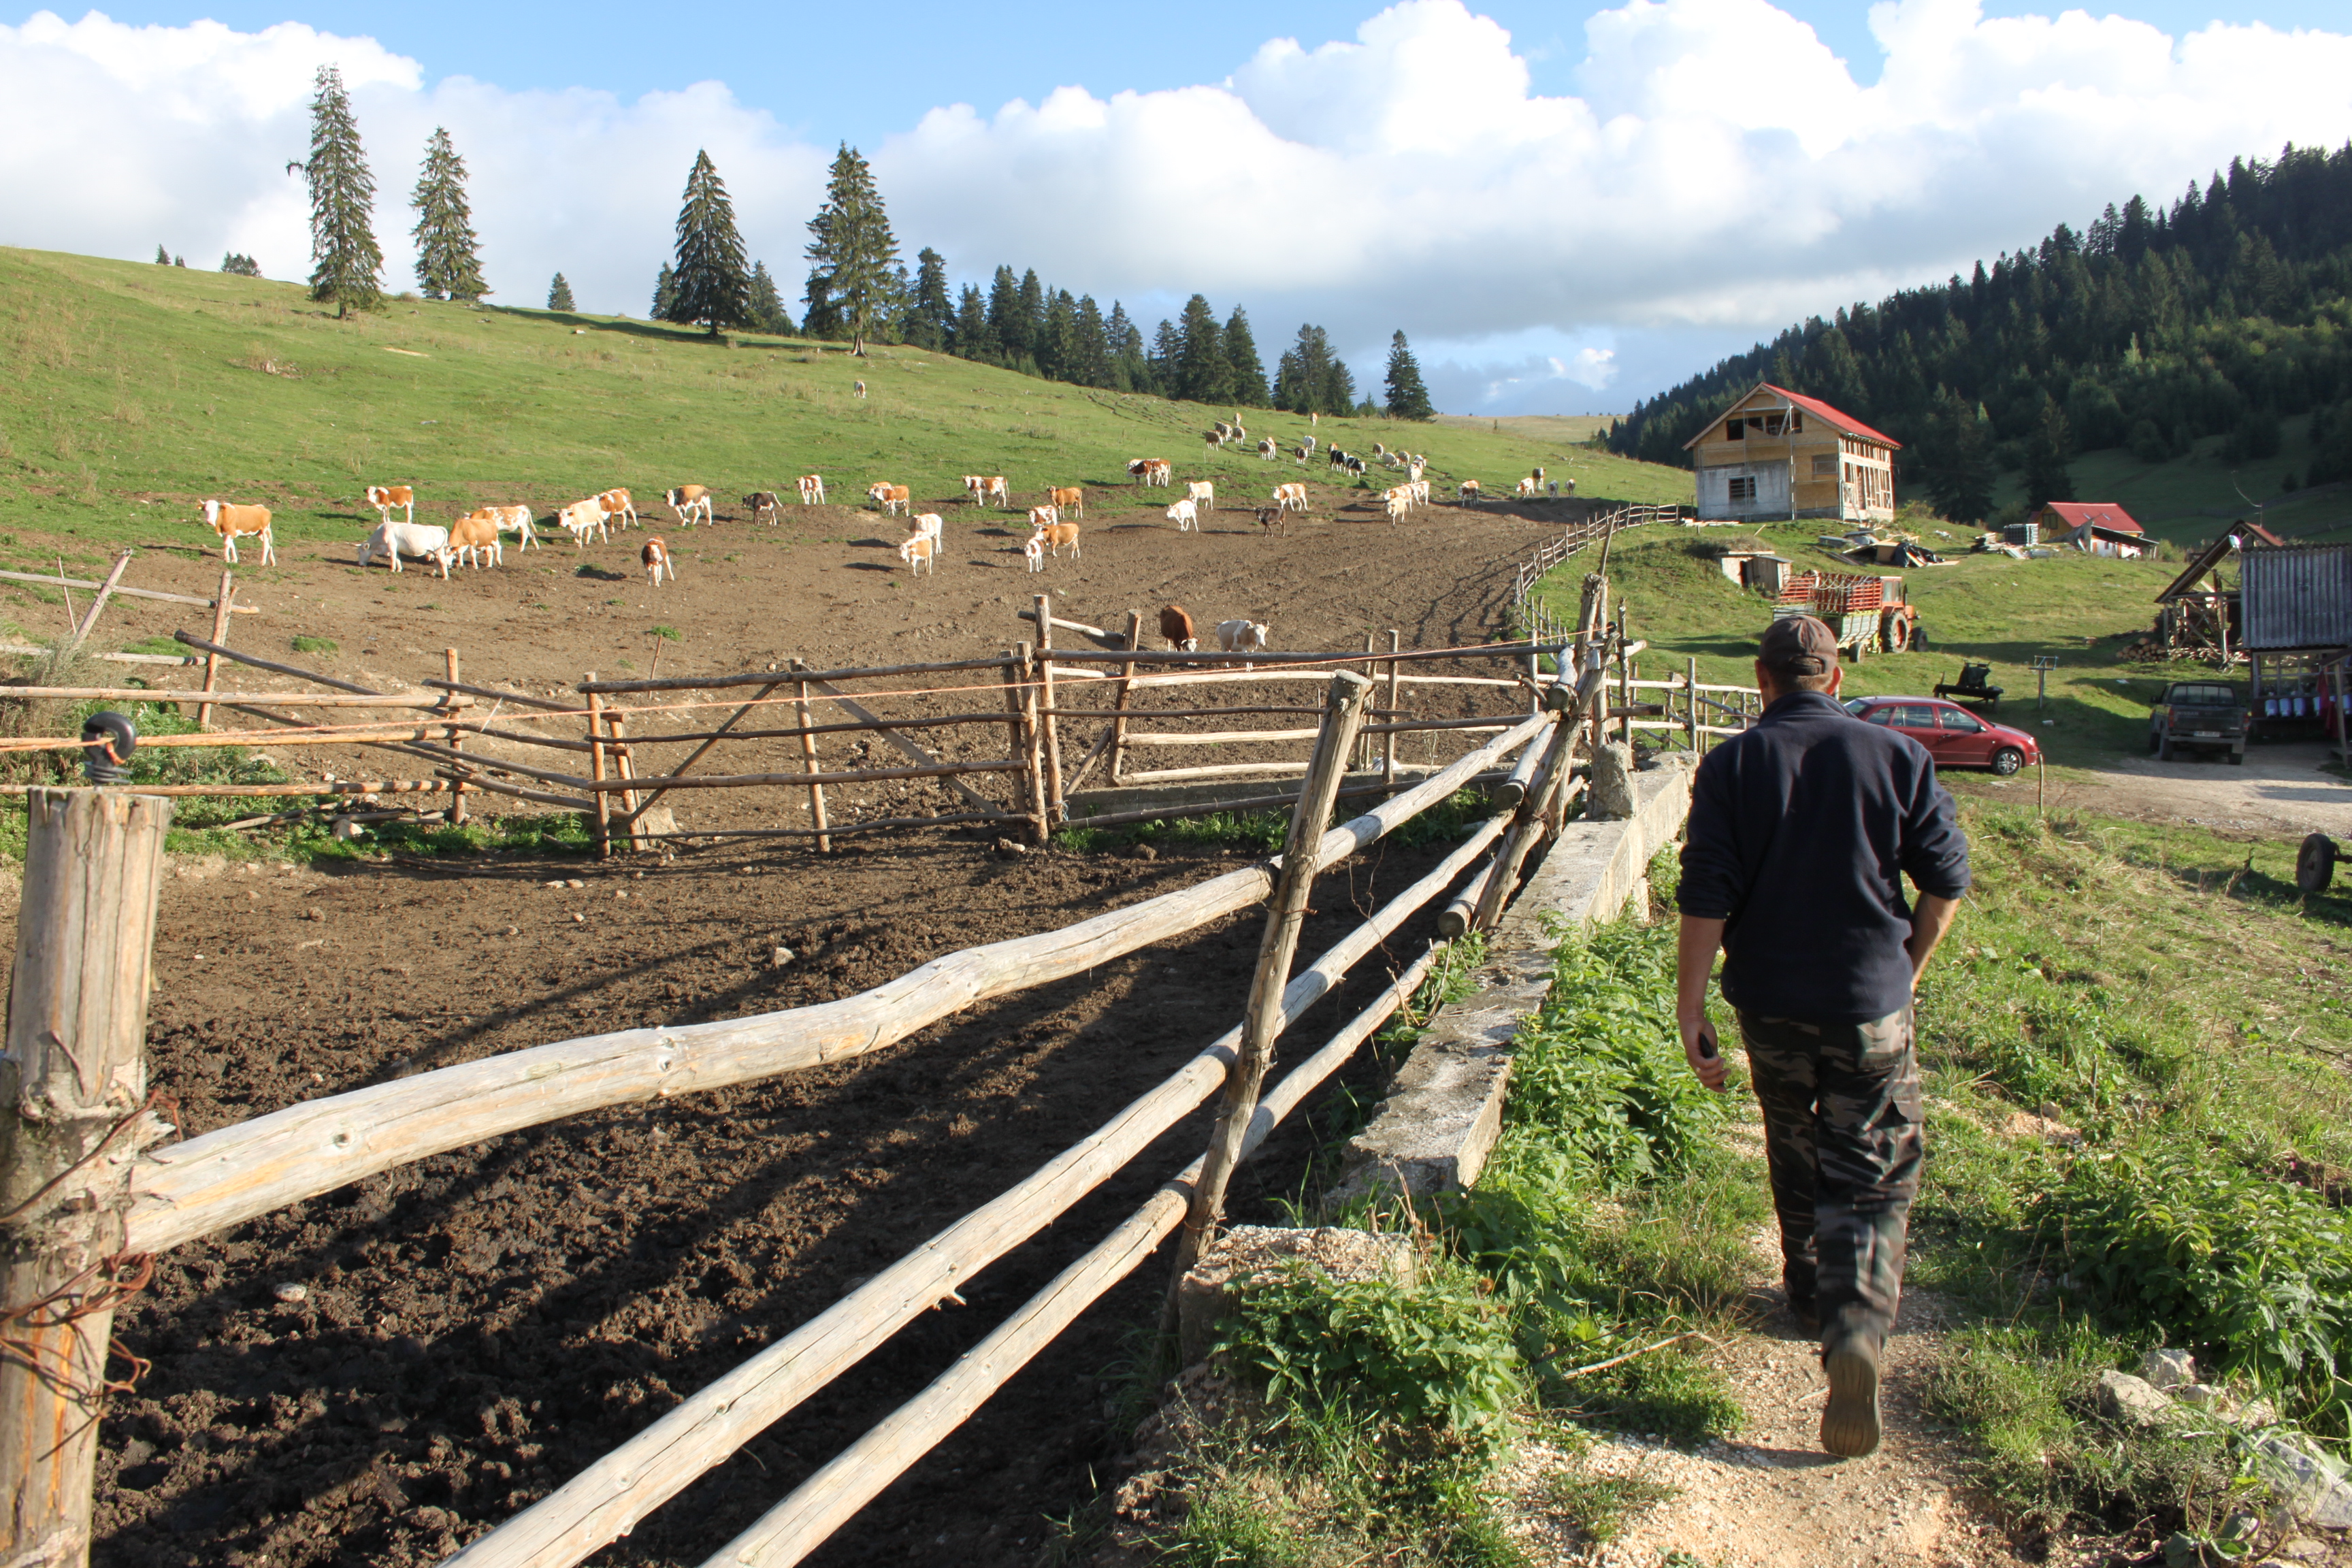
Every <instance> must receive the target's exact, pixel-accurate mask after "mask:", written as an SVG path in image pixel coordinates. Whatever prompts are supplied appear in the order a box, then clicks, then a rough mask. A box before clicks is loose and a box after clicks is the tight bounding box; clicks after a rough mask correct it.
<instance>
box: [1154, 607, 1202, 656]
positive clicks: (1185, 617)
mask: <svg viewBox="0 0 2352 1568" xmlns="http://www.w3.org/2000/svg"><path fill="white" fill-rule="evenodd" d="M1160 636H1161V637H1165V638H1167V639H1168V646H1169V647H1172V648H1174V649H1175V650H1176V651H1177V652H1179V653H1196V652H1198V651H1199V650H1200V647H1201V639H1200V637H1198V636H1196V635H1195V634H1194V633H1193V630H1192V616H1191V615H1189V614H1187V613H1186V611H1185V609H1184V606H1183V605H1160Z"/></svg>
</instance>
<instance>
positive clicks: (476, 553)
mask: <svg viewBox="0 0 2352 1568" xmlns="http://www.w3.org/2000/svg"><path fill="white" fill-rule="evenodd" d="M447 548H448V549H449V551H450V552H452V553H453V554H455V555H456V556H457V559H458V560H460V561H461V562H463V563H465V564H467V566H479V565H480V564H481V563H482V562H481V558H482V557H484V556H488V558H489V563H490V564H491V565H493V566H503V565H505V564H506V552H505V551H504V550H502V549H500V548H499V520H498V519H497V518H496V517H495V516H493V515H492V514H491V511H490V509H488V507H485V508H483V509H482V510H479V511H469V512H467V514H466V515H465V516H463V517H461V518H459V519H458V520H457V521H455V522H453V523H451V524H450V525H449V538H448V542H447Z"/></svg>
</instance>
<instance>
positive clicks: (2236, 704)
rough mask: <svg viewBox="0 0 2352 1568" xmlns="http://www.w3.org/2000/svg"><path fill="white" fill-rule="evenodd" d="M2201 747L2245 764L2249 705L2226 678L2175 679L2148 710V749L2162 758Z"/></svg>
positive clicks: (2165, 758) (2166, 758)
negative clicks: (2247, 710) (2241, 698)
mask: <svg viewBox="0 0 2352 1568" xmlns="http://www.w3.org/2000/svg"><path fill="white" fill-rule="evenodd" d="M2199 748H2201V749H2203V750H2206V751H2214V752H2227V753H2229V758H2230V761H2231V762H2232V763H2237V764H2239V765H2240V766H2243V765H2244V764H2245V761H2246V705H2245V703H2244V702H2243V701H2242V700H2240V699H2239V697H2238V689H2237V688H2236V687H2234V686H2232V685H2231V684H2230V683H2229V682H2228V681H2226V680H2176V681H2174V682H2172V683H2171V684H2170V685H2168V686H2167V687H2166V688H2165V689H2164V695H2163V696H2161V697H2159V698H2158V699H2157V700H2156V706H2155V707H2154V708H2153V709H2151V710H2149V711H2148V715H2147V749H2148V750H2149V751H2150V752H2154V753H2155V754H2156V755H2157V757H2158V759H2159V760H2160V761H2163V762H2170V761H2171V760H2172V755H2173V753H2174V752H2179V751H2185V750H2191V749H2199Z"/></svg>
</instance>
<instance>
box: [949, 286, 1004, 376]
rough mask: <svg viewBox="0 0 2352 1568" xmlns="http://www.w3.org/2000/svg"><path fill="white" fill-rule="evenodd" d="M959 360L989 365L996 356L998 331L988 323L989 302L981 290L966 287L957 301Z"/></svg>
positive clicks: (956, 321)
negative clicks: (984, 362)
mask: <svg viewBox="0 0 2352 1568" xmlns="http://www.w3.org/2000/svg"><path fill="white" fill-rule="evenodd" d="M953 352H954V353H955V354H956V355H957V357H958V358H961V359H970V360H982V361H986V360H990V359H993V358H994V357H995V355H996V331H995V329H994V328H993V327H992V326H990V325H989V322H988V301H987V300H983V299H982V298H981V294H980V289H979V287H978V286H977V285H975V284H971V283H967V284H965V285H964V286H963V292H962V293H961V294H960V295H958V296H957V298H956V319H955V342H954V346H953Z"/></svg>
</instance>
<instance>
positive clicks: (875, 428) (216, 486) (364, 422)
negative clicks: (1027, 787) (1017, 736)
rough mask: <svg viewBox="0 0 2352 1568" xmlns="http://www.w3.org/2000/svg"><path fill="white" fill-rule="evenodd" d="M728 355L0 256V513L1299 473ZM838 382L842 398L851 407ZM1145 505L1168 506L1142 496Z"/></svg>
mask: <svg viewBox="0 0 2352 1568" xmlns="http://www.w3.org/2000/svg"><path fill="white" fill-rule="evenodd" d="M738 343H739V345H740V346H737V347H732V348H730V347H729V346H727V344H726V343H725V342H713V341H711V340H709V339H708V338H706V337H704V336H702V335H701V334H698V333H693V332H688V331H679V330H677V329H674V328H670V327H667V326H661V325H656V324H653V323H649V322H645V321H631V320H628V319H626V318H607V317H589V316H575V315H554V314H551V313H549V312H546V311H541V310H498V309H485V310H469V309H467V308H465V307H463V306H458V305H450V304H435V303H432V302H429V301H417V300H396V301H394V303H393V305H392V308H391V309H390V310H387V311H386V312H385V313H383V314H382V315H376V316H368V317H362V318H358V319H355V320H352V321H335V320H334V319H333V318H332V316H331V314H330V313H328V312H327V311H326V310H322V309H321V308H320V307H319V306H317V305H314V304H312V303H310V301H309V300H307V299H305V298H304V295H303V290H302V289H301V288H300V287H299V286H298V285H294V284H288V283H276V282H269V281H265V280H261V279H246V278H236V277H230V276H226V275H224V274H220V273H214V272H198V271H193V270H182V269H179V268H161V267H155V266H152V265H150V264H144V263H137V262H117V261H106V260H99V259H93V258H87V257H78V256H66V255H58V254H54V253H48V252H37V251H26V250H15V249H0V361H5V363H7V365H8V366H9V367H10V372H11V374H9V375H8V376H7V377H5V380H0V509H5V510H0V518H5V523H6V525H7V526H9V527H16V528H25V527H29V528H33V529H38V530H43V531H54V532H58V533H68V534H75V535H79V536H80V537H81V538H82V539H83V540H85V541H88V542H91V543H100V542H117V541H121V542H139V541H158V540H171V539H187V540H189V541H191V542H193V541H194V540H196V539H199V538H202V537H205V536H204V535H203V534H202V533H201V531H200V529H201V524H200V523H198V522H197V521H195V518H194V505H193V503H194V501H196V500H199V499H201V498H203V497H205V496H212V495H217V496H222V497H225V498H227V499H232V500H247V501H261V502H265V503H267V504H268V505H270V506H272V507H274V508H276V509H278V531H279V533H280V535H281V536H282V537H285V538H289V539H293V540H301V539H319V540H325V539H339V538H349V539H356V538H358V537H359V536H360V531H361V525H362V523H373V521H374V514H373V512H372V511H368V510H365V509H364V508H362V506H360V504H359V500H360V496H361V492H362V489H363V488H364V487H365V486H366V485H368V484H370V483H413V484H415V486H416V487H417V489H418V520H419V521H425V519H426V518H428V517H429V518H432V519H436V520H440V519H445V518H447V517H450V516H454V515H457V514H460V513H462V512H464V511H466V510H470V509H471V508H473V507H475V506H478V505H484V504H488V503H491V502H511V501H527V502H530V503H531V504H533V505H536V506H538V507H541V508H542V509H551V508H552V507H553V506H555V505H557V504H560V503H562V502H563V501H566V500H574V499H577V498H578V497H580V496H583V495H587V494H592V493H593V492H594V491H596V490H598V489H604V488H606V487H608V486H613V485H625V486H627V487H629V488H631V489H634V490H635V492H636V494H637V496H638V498H639V502H640V507H641V510H642V508H643V505H644V502H645V500H646V498H648V497H652V498H656V499H657V498H658V496H659V494H660V492H661V491H662V490H663V489H665V488H667V487H668V486H670V485H674V484H677V483H680V482H684V481H692V482H697V483H703V484H709V485H710V486H711V487H712V488H713V489H716V490H718V491H719V494H720V496H721V498H722V504H721V509H720V510H722V511H727V510H733V508H732V503H733V501H734V498H735V497H737V496H739V495H740V494H741V493H743V492H744V491H746V490H749V489H779V490H782V491H784V492H786V493H789V492H790V491H791V489H792V481H793V478H794V476H796V475H799V474H803V473H809V472H817V473H821V474H823V475H824V478H825V480H826V483H827V485H828V487H829V488H830V489H831V492H832V496H833V499H835V500H839V501H845V502H855V501H856V500H858V499H859V497H860V496H861V495H862V492H863V491H864V489H865V488H866V486H867V485H868V484H870V483H872V482H874V481H875V480H877V479H889V480H891V481H893V482H896V483H902V484H908V485H911V486H912V487H913V489H914V492H915V494H916V495H917V496H918V497H919V498H922V497H930V498H942V499H952V498H958V497H960V496H961V486H960V484H959V482H958V476H959V475H961V474H965V473H971V472H981V471H985V472H992V473H1003V474H1005V475H1007V476H1008V477H1010V478H1011V479H1012V480H1013V485H1014V486H1015V487H1016V489H1018V490H1021V491H1034V490H1035V489H1041V488H1043V487H1044V486H1045V485H1048V484H1055V485H1063V484H1083V485H1087V486H1089V487H1093V486H1106V485H1113V484H1117V485H1121V486H1124V484H1125V482H1126V469H1125V464H1126V460H1127V459H1128V458H1131V457H1139V456H1152V457H1165V458H1169V459H1171V461H1172V462H1173V463H1174V464H1175V468H1176V474H1177V477H1178V478H1180V479H1183V478H1203V479H1216V480H1217V481H1219V489H1220V491H1221V492H1223V494H1224V495H1226V496H1228V497H1230V498H1232V499H1233V500H1239V499H1241V498H1244V497H1246V498H1256V497H1261V496H1263V495H1264V494H1265V491H1266V490H1267V489H1270V488H1271V487H1272V486H1273V485H1274V484H1275V483H1276V482H1278V481H1280V480H1286V479H1295V478H1298V477H1301V474H1300V470H1298V469H1297V468H1295V467H1294V466H1293V465H1292V464H1291V463H1290V462H1289V461H1288V460H1283V461H1280V462H1278V463H1273V464H1268V463H1264V462H1261V461H1259V460H1258V459H1257V458H1255V456H1253V455H1249V454H1246V453H1242V452H1239V451H1229V452H1226V453H1223V454H1217V455H1214V456H1212V457H1207V458H1204V456H1203V447H1202V442H1201V441H1200V440H1199V438H1198V436H1197V434H1196V433H1197V432H1198V431H1199V430H1201V429H1202V428H1204V427H1205V426H1206V425H1207V423H1208V421H1209V419H1210V418H1211V417H1212V416H1213V414H1220V413H1229V412H1230V410H1222V409H1221V410H1204V409H1202V408H1197V407H1192V406H1188V405H1181V404H1172V403H1168V402H1164V401H1162V400H1160V399H1158V398H1152V397H1137V396H1123V395H1118V394H1116V393H1111V392H1103V391H1093V390H1089V389H1087V388H1082V387H1076V386H1069V385H1065V384H1055V383H1048V382H1042V381H1038V380H1034V379H1033V378H1031V377H1027V376H1023V375H1016V374H1011V373H1009V372H1005V371H1000V370H993V369H989V368H986V367H984V366H980V365H974V364H970V363H964V362H962V361H959V360H954V359H950V358H948V357H946V356H943V355H939V354H933V353H924V352H922V351H919V350H912V349H884V350H880V351H878V352H877V353H876V354H875V355H874V356H873V357H872V358H870V359H868V360H865V361H859V360H855V359H852V358H850V357H849V356H847V355H846V354H845V353H843V352H841V351H840V349H839V348H838V347H837V346H834V345H820V344H815V343H811V342H801V341H797V340H772V339H766V338H759V337H742V338H739V339H738ZM861 379H862V380H863V381H864V382H865V383H866V386H867V389H868V393H869V395H868V396H866V398H863V399H859V398H856V397H854V396H853V395H852V384H853V382H855V381H856V380H861ZM1251 427H1252V432H1253V434H1254V435H1255V434H1261V433H1270V434H1273V435H1276V436H1278V437H1285V438H1290V437H1295V436H1296V435H1297V434H1299V433H1302V432H1304V431H1305V430H1306V429H1307V424H1306V421H1305V420H1304V419H1302V418H1299V417H1297V416H1290V415H1280V414H1273V413H1266V414H1262V415H1258V416H1255V417H1254V418H1253V419H1252V420H1251ZM1316 433H1317V434H1318V435H1319V436H1320V437H1322V438H1323V439H1324V440H1325V441H1326V442H1330V441H1338V442H1340V443H1342V444H1343V445H1345V446H1347V447H1349V448H1351V449H1356V448H1360V449H1362V450H1365V451H1369V450H1370V447H1371V444H1372V443H1373V442H1374V441H1381V440H1385V441H1387V442H1389V443H1391V445H1394V444H1399V443H1401V442H1404V441H1408V440H1409V441H1410V443H1411V445H1412V446H1413V447H1416V448H1419V449H1424V450H1426V451H1427V453H1428V454H1429V457H1430V459H1431V465H1432V468H1433V477H1438V478H1443V479H1445V480H1446V481H1447V482H1449V483H1450V482H1452V481H1454V480H1455V479H1461V478H1467V477H1476V478H1479V479H1483V480H1484V481H1485V482H1486V486H1487V488H1488V489H1490V490H1493V489H1500V488H1502V487H1503V486H1504V485H1505V484H1506V483H1507V481H1508V480H1509V479H1512V478H1514V477H1516V476H1517V475H1518V474H1520V473H1523V472H1525V471H1526V470H1527V468H1528V467H1529V466H1530V465H1532V464H1535V463H1544V464H1546V465H1548V466H1549V467H1550V468H1551V469H1552V470H1553V472H1554V473H1555V474H1558V475H1560V476H1561V477H1570V476H1572V477H1574V478H1575V479H1577V481H1578V489H1579V491H1580V493H1582V494H1585V495H1591V496H1601V497H1608V498H1612V499H1619V500H1658V501H1665V500H1688V499H1689V497H1690V494H1691V489H1690V486H1691V479H1690V476H1689V475H1688V474H1685V473H1681V472H1678V471H1676V470H1675V469H1672V468H1657V467H1654V466H1652V465H1648V464H1643V463H1636V462H1632V461H1628V460H1625V459H1622V458H1615V457H1611V456H1607V455H1602V454H1595V453H1592V452H1589V451H1585V450H1583V449H1581V448H1579V447H1574V446H1572V445H1571V443H1570V441H1569V440H1568V439H1566V438H1565V437H1532V436H1527V435H1520V434H1514V433H1512V432H1508V431H1505V432H1500V433H1498V432H1496V431H1493V430H1487V429H1480V428H1475V427H1458V426H1435V425H1423V426H1398V425H1392V424H1390V423H1388V422H1387V421H1383V420H1351V419H1326V420H1324V421H1323V422H1322V424H1321V426H1319V428H1318V430H1317V432H1316ZM1325 471H1326V470H1324V469H1323V468H1320V467H1319V466H1318V467H1316V468H1312V469H1311V470H1309V473H1308V475H1307V477H1310V478H1319V477H1320V476H1321V475H1322V474H1323V473H1324V472H1325ZM1376 474H1377V470H1376ZM1180 493H1181V492H1180ZM1123 504H1134V502H1132V501H1129V500H1121V499H1120V498H1118V497H1108V496H1106V497H1103V498H1100V499H1099V500H1097V506H1098V507H1102V508H1104V509H1105V510H1116V509H1117V508H1118V506H1120V505H1123ZM1150 504H1152V505H1154V506H1164V505H1165V504H1166V495H1165V492H1163V491H1154V492H1152V499H1151V501H1150ZM1228 504H1232V501H1231V500H1228ZM1321 504H1323V503H1321V502H1318V510H1319V508H1320V506H1321Z"/></svg>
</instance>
